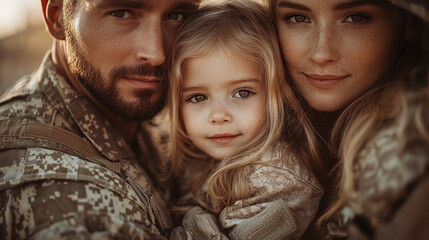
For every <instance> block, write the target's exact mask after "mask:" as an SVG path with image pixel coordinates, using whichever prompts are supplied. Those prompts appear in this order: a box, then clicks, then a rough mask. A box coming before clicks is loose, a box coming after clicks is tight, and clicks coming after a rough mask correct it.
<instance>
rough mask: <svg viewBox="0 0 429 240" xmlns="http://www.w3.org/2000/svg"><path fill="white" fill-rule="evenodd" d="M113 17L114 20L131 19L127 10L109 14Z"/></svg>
mask: <svg viewBox="0 0 429 240" xmlns="http://www.w3.org/2000/svg"><path fill="white" fill-rule="evenodd" d="M110 15H112V16H113V17H116V18H130V17H132V14H131V13H130V12H129V11H127V10H118V11H114V12H112V13H110Z"/></svg>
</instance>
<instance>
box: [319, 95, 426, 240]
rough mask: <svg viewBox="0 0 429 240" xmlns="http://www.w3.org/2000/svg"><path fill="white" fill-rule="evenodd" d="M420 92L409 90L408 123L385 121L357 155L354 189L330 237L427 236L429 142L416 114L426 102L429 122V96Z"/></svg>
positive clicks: (331, 227)
mask: <svg viewBox="0 0 429 240" xmlns="http://www.w3.org/2000/svg"><path fill="white" fill-rule="evenodd" d="M423 91H424V90H423ZM426 91H429V89H427V90H426ZM427 94H428V95H429V93H427ZM416 96H419V95H418V93H417V92H411V93H409V94H408V98H407V100H408V102H411V104H410V105H409V108H408V109H407V111H406V116H407V117H406V118H407V121H406V122H407V124H404V125H402V126H400V125H399V124H398V122H396V121H395V122H392V123H390V124H386V125H387V126H386V127H384V128H383V129H381V130H380V131H378V132H377V133H376V134H375V136H374V137H373V138H372V139H371V140H370V141H369V142H368V143H367V144H366V145H365V147H364V149H363V150H362V151H361V152H360V154H359V155H358V159H357V161H356V162H355V165H354V174H355V176H354V192H353V194H352V195H351V196H350V197H349V199H348V201H347V204H346V205H345V206H344V207H342V208H341V209H340V210H339V211H337V213H336V214H335V215H334V217H332V219H331V220H332V221H331V222H329V223H328V224H327V232H328V234H329V236H328V239H362V240H364V239H428V237H429V205H428V204H427V202H428V201H429V194H428V192H429V143H428V139H424V137H422V136H421V135H419V134H417V127H416V125H415V122H414V121H412V119H413V116H414V115H416V114H418V113H417V112H416V109H418V108H420V107H424V108H426V111H423V113H424V116H425V117H424V118H423V119H425V120H424V121H426V123H424V125H425V126H426V127H427V126H429V114H428V113H429V110H428V109H427V107H428V106H429V102H428V101H425V102H419V101H420V100H421V99H418V97H416ZM413 98H416V99H414V101H415V102H414V103H415V104H413V100H412V99H413ZM426 100H427V99H426ZM404 116H405V115H404ZM426 131H427V128H426ZM426 134H427V133H426ZM426 136H427V135H426ZM423 229H427V230H424V231H426V232H422V230H423Z"/></svg>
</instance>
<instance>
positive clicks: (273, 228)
mask: <svg viewBox="0 0 429 240" xmlns="http://www.w3.org/2000/svg"><path fill="white" fill-rule="evenodd" d="M284 150H285V147H284V146H280V145H279V146H277V148H274V150H273V151H269V152H267V153H265V155H264V156H263V157H262V159H261V162H262V163H263V165H262V164H260V165H255V166H254V167H253V168H252V170H250V172H249V176H248V179H247V181H248V184H249V185H248V189H249V195H250V197H248V198H245V199H240V200H237V201H235V202H234V203H233V204H232V205H230V206H226V207H225V208H223V209H222V211H221V212H220V214H219V215H218V216H217V218H216V217H215V216H214V215H211V214H210V213H208V212H206V211H205V210H203V209H201V208H199V207H194V208H192V209H191V210H190V211H189V212H188V213H187V214H186V215H185V217H184V220H183V227H179V228H175V229H174V231H173V233H172V236H174V237H175V239H188V240H189V239H228V238H229V239H267V240H274V239H300V237H301V236H302V234H303V233H304V231H305V230H306V229H307V227H308V226H309V224H310V222H311V221H312V220H313V218H314V216H315V215H316V212H317V208H318V206H319V201H320V199H321V198H322V196H323V189H322V187H321V185H320V184H319V182H318V180H317V179H316V177H315V176H314V175H313V173H312V172H311V171H310V170H309V169H308V168H307V167H306V166H305V164H303V162H302V160H301V159H300V158H298V157H297V156H295V155H294V154H292V153H290V154H285V152H287V151H284ZM286 150H287V149H286ZM188 169H189V168H188ZM188 175H190V176H195V175H198V174H197V173H195V172H192V173H189V172H188ZM182 182H183V181H182ZM186 186H189V184H184V186H183V187H186ZM206 191H207V190H206V188H205V187H203V189H202V190H201V192H203V193H206ZM184 192H185V193H188V194H187V195H185V196H184V197H183V198H182V199H181V201H179V202H180V203H182V204H184V202H192V200H189V199H191V198H192V196H190V195H191V193H189V192H190V191H189V190H187V191H184ZM186 199H188V200H186ZM221 232H224V233H226V232H227V233H228V234H227V235H228V237H227V236H226V235H224V234H223V233H221Z"/></svg>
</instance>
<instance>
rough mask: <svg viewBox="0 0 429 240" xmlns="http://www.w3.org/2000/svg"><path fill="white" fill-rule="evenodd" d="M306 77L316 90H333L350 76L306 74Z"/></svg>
mask: <svg viewBox="0 0 429 240" xmlns="http://www.w3.org/2000/svg"><path fill="white" fill-rule="evenodd" d="M304 75H305V77H306V78H307V80H308V81H309V82H310V84H311V85H313V86H314V87H316V88H321V89H331V88H335V87H336V86H337V85H338V84H340V83H341V82H342V81H343V80H344V79H346V78H348V77H349V75H328V74H327V75H318V74H305V73H304Z"/></svg>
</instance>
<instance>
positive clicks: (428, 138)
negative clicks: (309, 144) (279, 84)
mask: <svg viewBox="0 0 429 240" xmlns="http://www.w3.org/2000/svg"><path fill="white" fill-rule="evenodd" d="M270 2H271V10H272V13H273V16H274V19H275V21H276V23H277V29H278V36H279V40H280V43H281V46H282V53H283V56H284V60H285V64H286V67H287V69H288V71H289V73H290V76H291V78H292V81H293V84H294V85H295V86H296V89H297V91H298V92H299V93H300V94H301V95H302V97H303V99H305V101H306V103H307V104H308V105H309V106H310V107H311V108H312V111H309V112H308V114H309V116H311V119H312V123H313V124H314V126H315V128H316V129H317V130H318V132H319V133H320V135H321V136H322V137H324V139H323V140H324V141H328V140H329V138H332V139H333V140H332V144H331V145H332V146H333V149H335V150H336V151H337V152H338V155H337V156H336V158H337V161H336V162H334V164H330V163H329V162H330V161H329V158H325V159H324V161H326V165H327V166H328V172H329V171H331V173H335V174H334V175H331V176H334V177H335V176H336V177H337V179H335V180H336V181H337V182H335V181H334V185H335V184H336V185H337V188H336V189H333V191H329V189H328V188H329V184H324V187H325V191H326V192H327V193H328V194H327V196H328V197H331V199H329V198H327V200H330V201H328V203H329V204H328V205H331V206H329V207H322V208H321V209H322V213H323V214H322V216H321V218H320V219H319V221H318V223H319V226H320V227H321V230H322V234H323V235H325V236H326V238H328V239H337V238H351V239H367V238H368V239H373V238H380V239H416V238H417V237H418V236H420V237H423V238H425V239H428V235H429V234H428V232H427V231H426V233H425V234H422V232H423V231H424V229H427V226H424V225H423V224H427V206H426V205H427V204H418V203H419V201H420V203H422V202H427V201H428V200H429V199H428V198H429V195H427V193H426V194H420V195H419V194H418V193H421V192H422V189H427V188H428V186H429V183H428V178H429V171H428V170H427V169H428V167H429V109H428V105H429V100H428V99H429V93H428V88H427V81H428V68H429V66H428V50H429V46H428V41H427V39H428V38H427V37H428V36H429V34H428V32H427V23H426V32H424V29H425V28H423V27H422V26H424V25H423V23H422V21H421V19H419V18H417V17H416V16H414V15H412V14H409V13H407V12H406V11H404V10H403V9H402V8H406V9H407V10H409V11H412V12H414V13H415V14H418V16H419V17H421V18H422V19H424V20H426V21H427V22H429V14H428V13H429V4H428V2H427V1H414V0H409V1H403V0H395V1H393V0H392V1H381V0H378V1H375V0H374V1H350V0H331V1H319V0H300V1H295V0H271V1H270ZM391 2H392V3H395V4H397V5H398V6H400V7H398V6H395V5H394V4H392V3H391ZM424 34H425V35H424ZM326 117H330V118H326ZM326 119H327V120H328V121H326ZM325 149H327V147H326V148H325ZM329 177H330V175H326V176H325V178H328V179H329ZM321 181H322V180H321ZM331 184H332V183H331ZM425 191H427V190H425ZM416 196H418V197H416ZM421 216H425V218H426V222H425V220H424V218H421ZM422 230H423V231H422ZM407 234H408V235H407Z"/></svg>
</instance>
